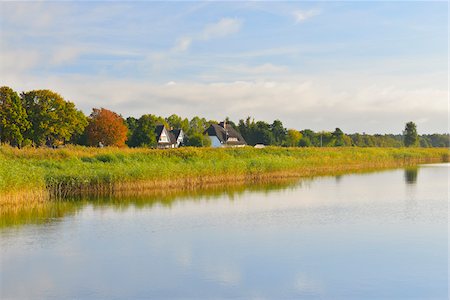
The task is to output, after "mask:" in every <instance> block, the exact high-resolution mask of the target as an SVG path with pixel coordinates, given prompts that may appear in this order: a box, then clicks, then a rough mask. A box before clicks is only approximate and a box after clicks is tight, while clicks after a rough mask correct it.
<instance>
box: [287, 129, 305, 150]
mask: <svg viewBox="0 0 450 300" xmlns="http://www.w3.org/2000/svg"><path fill="white" fill-rule="evenodd" d="M301 138H302V134H301V133H300V132H299V131H298V130H295V129H288V131H287V135H286V146H288V147H298V146H299V143H300V140H301Z"/></svg>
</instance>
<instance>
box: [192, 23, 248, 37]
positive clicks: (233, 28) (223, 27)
mask: <svg viewBox="0 0 450 300" xmlns="http://www.w3.org/2000/svg"><path fill="white" fill-rule="evenodd" d="M241 27H242V21H241V20H238V19H232V18H222V19H220V20H219V21H218V22H216V23H212V24H208V25H206V27H205V28H204V29H203V32H202V33H201V35H200V38H201V39H203V40H209V39H213V38H220V37H225V36H227V35H231V34H234V33H236V32H238V31H239V30H240V29H241Z"/></svg>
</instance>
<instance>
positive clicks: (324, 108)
mask: <svg viewBox="0 0 450 300" xmlns="http://www.w3.org/2000/svg"><path fill="white" fill-rule="evenodd" d="M448 15H449V8H448V3H447V2H445V1H443V2H403V1H394V2H361V1H360V2H348V1H345V2H337V1H335V2H257V1H251V2H0V41H1V44H0V85H7V86H9V87H11V88H13V89H14V90H16V91H17V92H22V91H29V90H35V89H50V90H53V91H55V92H57V93H59V94H61V95H62V96H63V97H64V98H65V99H66V100H69V101H73V102H74V103H75V104H76V106H77V107H78V108H79V109H81V110H82V111H83V112H84V113H85V114H86V115H88V114H89V113H90V112H91V111H92V108H93V107H97V108H98V107H104V108H108V109H110V110H113V111H115V112H117V113H120V114H121V115H123V116H124V117H127V116H134V117H139V116H141V115H143V114H147V113H151V114H156V115H161V116H165V117H166V116H169V115H171V114H173V113H175V114H178V115H181V116H184V117H188V118H192V117H193V116H196V115H198V116H201V117H205V118H206V119H212V120H222V119H224V118H225V117H229V118H230V119H231V120H234V121H235V122H237V121H238V120H239V119H245V118H246V117H247V116H251V117H253V118H255V119H256V120H265V121H267V122H272V121H273V120H275V119H280V120H281V121H282V122H283V124H284V126H285V127H287V128H295V129H299V130H301V129H306V128H308V129H312V130H316V131H319V130H329V131H332V130H334V129H335V128H336V127H339V128H341V129H342V130H343V131H344V132H346V133H353V132H360V133H362V132H366V133H401V132H402V130H403V129H404V126H405V123H406V122H408V121H414V122H415V123H416V124H417V127H418V131H419V133H435V132H437V133H444V132H448V131H449V127H448V126H449V122H448V120H449V106H448V105H449V104H448V103H449V102H448V101H449V100H448V99H449V98H448V97H449V89H448V88H449V83H448V80H449V72H448V59H449V56H448V40H449V37H448V35H449V29H448V24H449V23H448Z"/></svg>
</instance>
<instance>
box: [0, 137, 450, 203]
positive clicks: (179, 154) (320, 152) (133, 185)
mask: <svg viewBox="0 0 450 300" xmlns="http://www.w3.org/2000/svg"><path fill="white" fill-rule="evenodd" d="M449 154H450V151H449V149H442V148H439V149H438V148H431V149H425V148H357V147H347V148H280V147H267V148H265V149H254V148H250V147H246V148H239V149H230V148H229V149H212V148H201V149H199V148H180V149H170V150H156V149H145V148H138V149H129V148H125V149H123V148H120V149H119V148H102V149H100V148H87V147H80V146H73V147H68V148H65V149H56V150H55V149H47V148H39V149H34V148H28V149H21V150H19V149H15V148H11V147H0V209H2V207H6V206H10V205H18V206H21V205H28V204H29V205H32V203H33V202H34V203H40V202H42V201H46V200H47V199H61V198H67V197H71V196H83V195H113V194H118V193H130V192H134V193H136V192H140V191H142V192H143V193H145V192H146V191H153V190H163V189H180V188H181V189H196V188H199V187H205V186H208V185H213V184H226V185H229V184H232V183H244V184H245V183H254V182H263V181H266V182H270V181H272V180H274V179H280V178H298V177H311V176H319V175H334V174H338V173H346V172H353V171H360V170H368V169H379V168H393V167H402V166H411V165H416V164H419V163H433V162H445V161H448V160H449V156H450V155H449Z"/></svg>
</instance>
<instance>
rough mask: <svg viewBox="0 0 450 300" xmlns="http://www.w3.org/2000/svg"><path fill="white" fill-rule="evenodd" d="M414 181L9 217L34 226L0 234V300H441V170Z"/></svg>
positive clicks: (218, 194) (75, 206)
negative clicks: (312, 299)
mask: <svg viewBox="0 0 450 300" xmlns="http://www.w3.org/2000/svg"><path fill="white" fill-rule="evenodd" d="M420 172H421V173H420V176H421V178H420V180H417V179H416V181H415V182H416V183H415V186H414V188H405V186H406V185H408V184H409V183H407V182H406V179H405V178H406V177H405V171H404V170H403V169H397V170H391V171H387V172H379V173H376V174H369V175H359V174H358V175H348V176H342V177H341V178H340V179H339V182H337V181H336V178H335V177H334V176H330V177H322V178H315V179H312V180H311V179H306V180H302V181H300V182H299V181H297V180H296V179H293V180H292V181H289V180H287V181H281V182H271V183H264V184H252V185H248V184H242V185H234V186H210V187H208V188H204V189H202V190H195V191H194V190H173V189H168V190H166V191H164V192H161V191H159V192H156V191H154V193H153V194H152V193H150V194H149V193H146V194H145V195H144V194H143V193H142V194H140V193H139V192H137V193H135V194H134V195H121V196H120V197H96V198H89V199H87V198H84V199H74V200H72V201H61V202H55V203H50V204H48V205H46V206H43V207H42V210H41V211H38V210H35V211H34V212H32V211H27V212H24V211H22V213H16V214H15V215H11V217H9V220H10V221H9V222H10V223H13V222H16V223H15V224H27V223H29V222H31V223H33V222H36V223H39V222H44V224H38V225H31V226H20V227H16V228H1V229H0V262H1V268H0V287H1V288H0V298H2V299H30V298H39V299H48V298H53V299H87V298H90V299H109V298H120V299H122V298H123V299H142V298H145V299H147V298H152V299H167V298H169V299H179V298H185V299H186V298H189V299H215V298H239V299H255V298H257V299H281V298H284V299H305V298H307V299H310V298H314V299H317V298H319V299H387V298H389V299H412V298H415V299H446V297H447V287H448V276H447V275H448V274H447V260H448V249H447V221H448V215H447V198H448V194H447V188H448V171H447V170H446V169H443V168H434V167H427V168H423V169H421V171H420ZM410 197H414V199H418V201H417V202H416V204H415V207H414V209H410V207H408V206H406V209H405V203H407V204H408V201H409V199H410ZM424 200H426V201H424ZM34 215H38V216H39V217H38V218H37V219H36V218H35V217H34ZM14 216H15V217H14ZM1 219H2V222H3V221H4V220H5V219H4V218H3V217H2V218H1ZM7 219H8V218H7ZM54 220H57V221H56V222H53V221H54ZM45 222H46V223H45Z"/></svg>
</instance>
